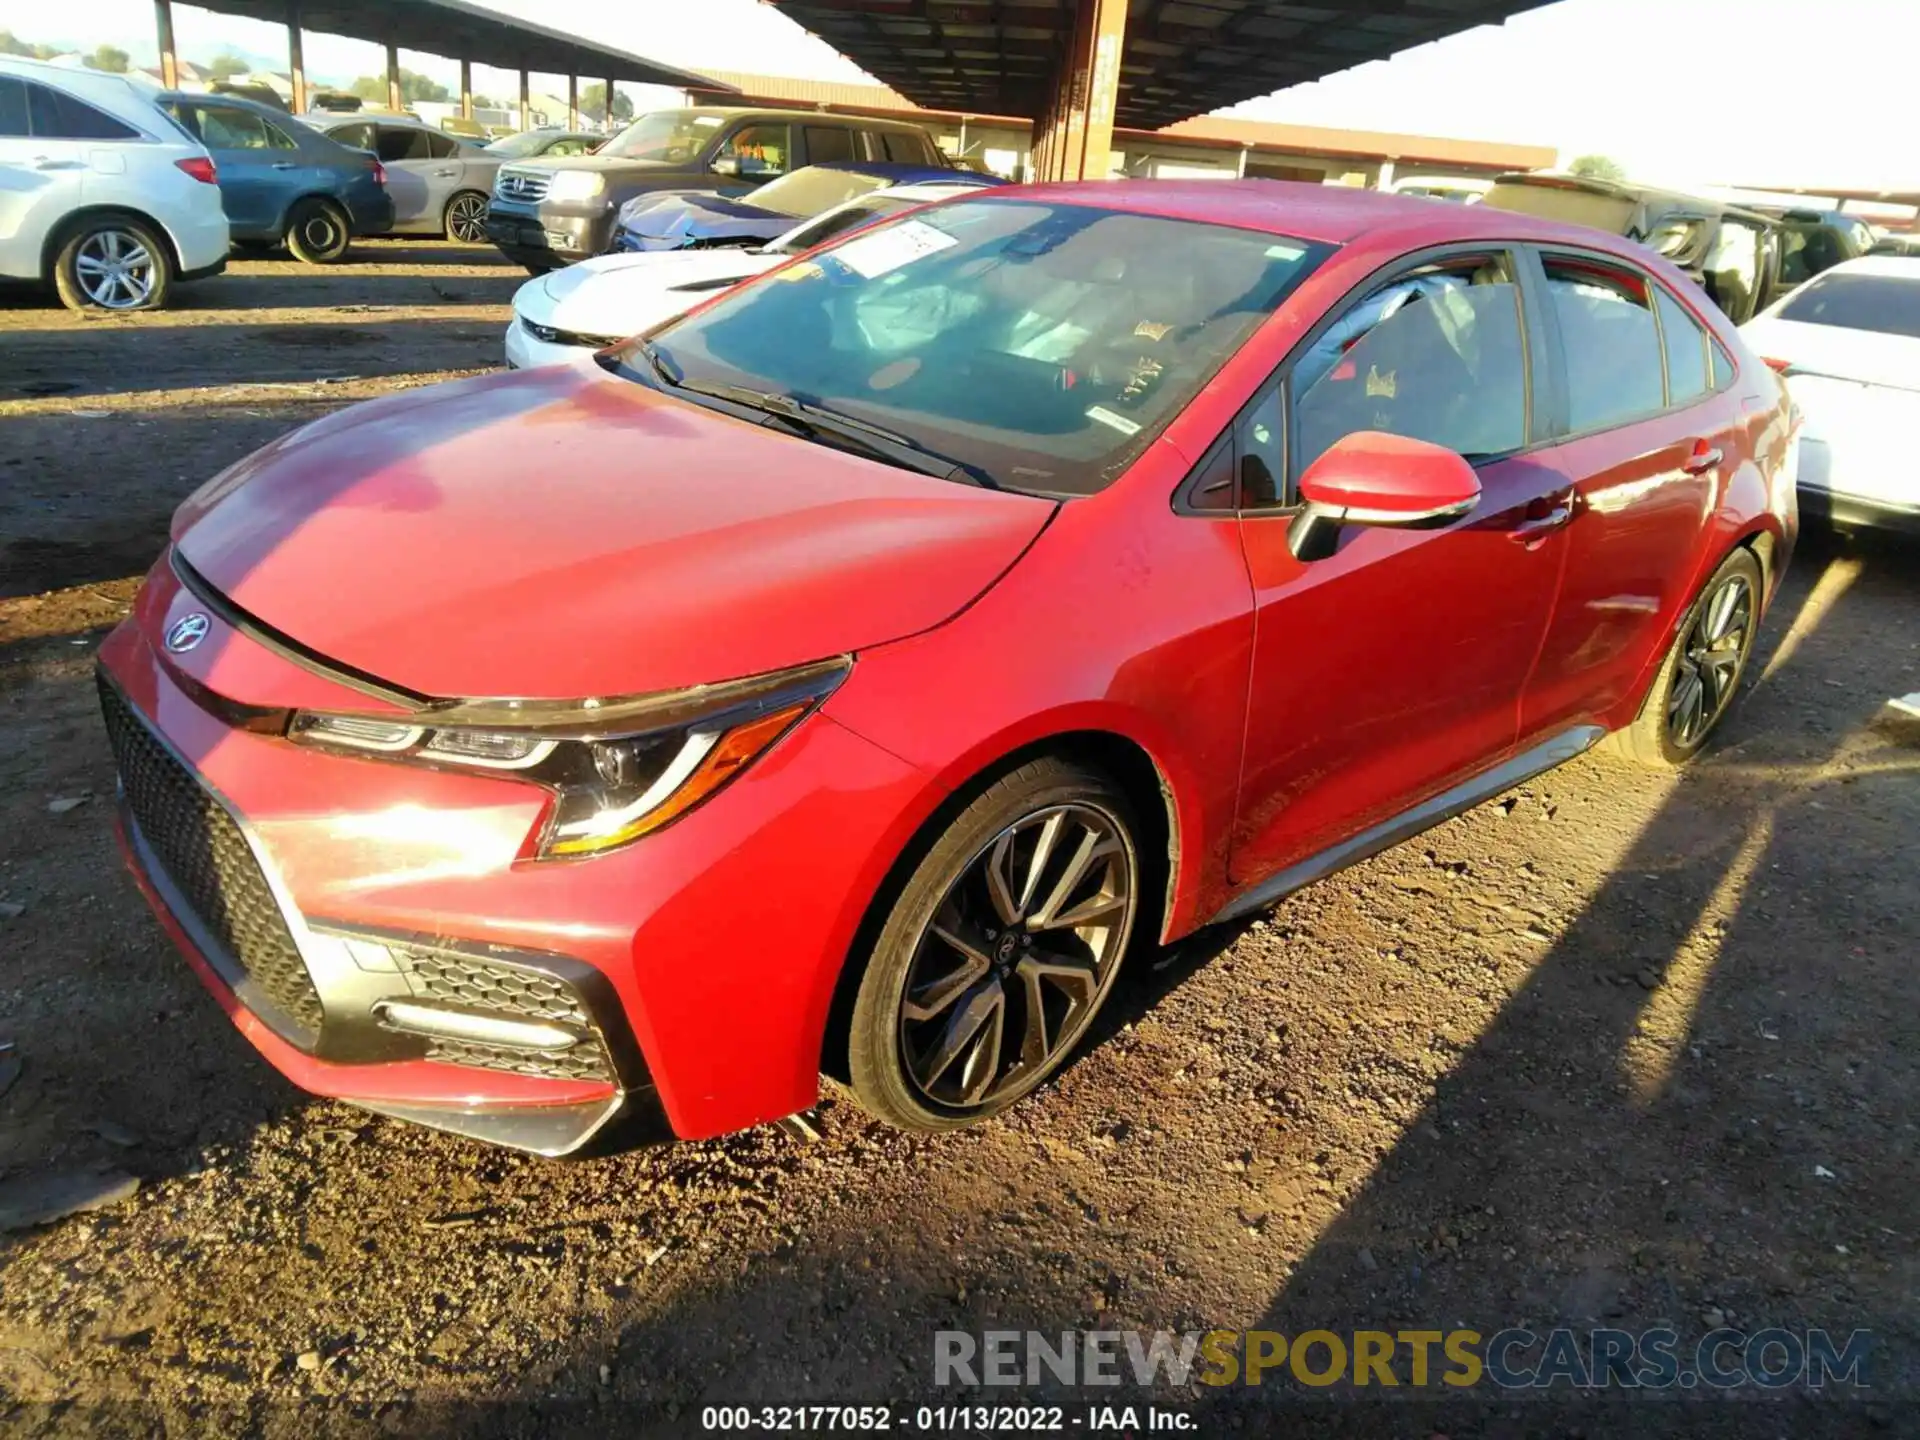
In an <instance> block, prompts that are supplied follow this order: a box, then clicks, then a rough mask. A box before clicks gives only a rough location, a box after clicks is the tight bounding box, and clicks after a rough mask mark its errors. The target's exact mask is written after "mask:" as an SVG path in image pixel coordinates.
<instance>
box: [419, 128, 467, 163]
mask: <svg viewBox="0 0 1920 1440" xmlns="http://www.w3.org/2000/svg"><path fill="white" fill-rule="evenodd" d="M422 133H423V134H425V135H426V137H427V155H428V156H429V157H430V158H431V159H434V160H446V159H450V158H451V157H453V156H455V155H458V154H459V153H460V142H459V141H458V140H455V139H454V138H453V137H452V136H450V135H439V134H436V133H434V132H433V131H431V130H428V131H423V132H422Z"/></svg>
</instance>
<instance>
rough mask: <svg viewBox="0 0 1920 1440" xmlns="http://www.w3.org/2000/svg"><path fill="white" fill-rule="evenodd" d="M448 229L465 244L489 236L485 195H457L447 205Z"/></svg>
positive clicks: (472, 243)
mask: <svg viewBox="0 0 1920 1440" xmlns="http://www.w3.org/2000/svg"><path fill="white" fill-rule="evenodd" d="M447 229H448V230H449V231H451V232H452V234H453V238H454V239H456V240H458V241H460V242H461V243H462V244H465V245H478V244H481V243H482V242H483V241H485V240H486V238H487V200H486V197H485V196H484V195H456V196H454V197H453V203H452V204H451V205H449V206H448V207H447Z"/></svg>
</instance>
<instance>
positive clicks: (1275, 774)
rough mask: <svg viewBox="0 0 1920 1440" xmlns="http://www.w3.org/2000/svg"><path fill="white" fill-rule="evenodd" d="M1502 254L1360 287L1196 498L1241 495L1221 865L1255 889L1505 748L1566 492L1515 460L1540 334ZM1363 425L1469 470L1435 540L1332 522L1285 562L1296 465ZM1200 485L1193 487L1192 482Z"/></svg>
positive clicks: (1548, 600)
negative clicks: (1240, 670) (1233, 807)
mask: <svg viewBox="0 0 1920 1440" xmlns="http://www.w3.org/2000/svg"><path fill="white" fill-rule="evenodd" d="M1522 302H1523V292H1522V288H1521V283H1520V274H1519V270H1518V261H1517V257H1516V256H1515V254H1514V253H1513V251H1512V250H1511V249H1509V248H1508V247H1504V246H1493V247H1490V248H1489V247H1473V248H1469V249H1449V250H1446V251H1441V252H1429V253H1428V255H1427V256H1425V257H1422V258H1420V259H1417V260H1415V261H1413V262H1410V267H1409V268H1399V269H1396V270H1395V271H1392V272H1389V273H1388V274H1386V275H1385V276H1383V277H1381V278H1380V279H1379V280H1378V281H1376V282H1370V283H1369V285H1368V286H1367V287H1365V289H1364V292H1363V293H1361V294H1360V295H1359V296H1358V297H1357V298H1354V299H1353V300H1351V301H1350V302H1349V303H1348V304H1346V305H1345V306H1344V307H1342V308H1341V309H1340V310H1339V311H1337V312H1336V314H1335V316H1334V318H1332V319H1331V320H1330V321H1328V322H1325V323H1323V325H1322V327H1321V328H1320V329H1319V331H1318V332H1317V333H1316V335H1315V337H1314V338H1313V339H1311V340H1310V341H1309V343H1308V344H1307V346H1306V347H1305V349H1304V350H1303V351H1301V352H1299V353H1298V354H1297V356H1296V358H1295V359H1294V360H1293V362H1292V364H1291V366H1290V369H1289V373H1288V374H1287V375H1285V376H1284V377H1282V378H1281V379H1280V380H1279V381H1278V382H1276V383H1275V384H1274V385H1273V386H1272V387H1271V388H1270V389H1269V390H1267V391H1266V392H1263V394H1262V395H1261V396H1260V397H1258V398H1257V399H1256V400H1255V402H1254V403H1253V404H1252V405H1250V406H1249V407H1248V408H1247V409H1246V410H1245V411H1243V413H1242V415H1241V417H1240V419H1239V421H1238V423H1237V425H1236V428H1235V433H1234V435H1233V436H1232V437H1231V439H1230V440H1229V441H1227V442H1223V443H1226V444H1231V445H1232V446H1233V451H1232V454H1231V455H1230V456H1229V457H1224V460H1223V457H1222V456H1221V455H1220V454H1218V453H1216V454H1214V455H1212V456H1210V457H1209V461H1210V462H1211V465H1212V470H1211V472H1207V471H1206V469H1205V467H1203V474H1202V475H1201V477H1200V479H1199V481H1198V482H1197V488H1196V490H1195V492H1194V495H1193V500H1192V503H1193V504H1194V505H1195V507H1196V508H1206V507H1207V506H1208V505H1210V504H1218V503H1219V497H1220V495H1221V494H1223V493H1227V492H1226V491H1223V490H1222V489H1219V488H1214V489H1209V486H1210V485H1211V486H1216V487H1217V486H1226V487H1237V490H1238V493H1239V496H1240V508H1241V536H1242V544H1243V547H1244V550H1245V554H1246V561H1247V568H1248V572H1249V574H1250V576H1251V578H1252V581H1253V587H1254V603H1255V607H1256V611H1255V631H1254V658H1253V674H1252V683H1251V692H1250V698H1249V704H1248V713H1247V745H1246V759H1245V764H1244V766H1243V770H1242V780H1241V792H1240V804H1239V809H1238V813H1237V818H1236V821H1235V833H1234V842H1233V853H1232V857H1231V860H1230V864H1229V868H1230V872H1231V875H1232V878H1233V879H1234V881H1235V882H1236V883H1238V884H1242V885H1246V884H1252V883H1254V882H1256V881H1259V880H1261V879H1263V878H1264V877H1266V876H1269V875H1271V874H1273V873H1275V872H1277V871H1280V870H1283V869H1286V868H1288V867H1290V866H1292V865H1294V864H1296V863H1299V862H1300V861H1302V860H1304V859H1306V858H1307V857H1308V856H1311V855H1315V854H1318V853H1319V852H1321V851H1324V850H1326V849H1327V848H1328V847H1330V846H1332V845H1334V844H1337V843H1338V842H1340V841H1342V840H1345V839H1347V838H1350V837H1351V836H1353V835H1355V834H1357V833H1359V832H1360V831H1362V830H1365V829H1368V828H1370V827H1371V826H1373V825H1375V824H1378V823H1380V822H1382V821H1384V820H1386V819H1388V818H1389V817H1391V816H1393V815H1396V814H1398V813H1401V812H1403V811H1405V810H1407V809H1409V808H1411V807H1412V806H1415V805H1417V804H1419V803H1420V802H1421V801H1423V800H1425V799H1427V798H1429V797H1431V796H1433V795H1435V794H1437V793H1438V792H1440V791H1441V790H1444V789H1446V788H1447V787H1448V786H1449V785H1451V784H1453V783H1456V782H1458V781H1460V780H1462V779H1464V778H1466V777H1467V776H1469V775H1471V774H1473V773H1475V772H1477V771H1479V770H1483V769H1486V768H1488V767H1489V766H1491V765H1493V764H1495V763H1497V762H1498V761H1499V760H1501V759H1502V758H1504V757H1505V756H1506V755H1507V754H1508V753H1509V751H1510V750H1511V748H1512V745H1513V740H1514V730H1515V724H1516V721H1517V718H1518V712H1519V703H1520V696H1521V693H1522V690H1523V689H1524V686H1525V683H1526V679H1527V674H1528V672H1529V670H1530V668H1531V667H1532V664H1533V660H1534V656H1535V654H1536V653H1537V651H1538V649H1539V645H1540V639H1541V636H1542V635H1543V634H1544V633H1545V631H1546V628H1547V623H1548V616H1549V614H1550V613H1551V611H1552V607H1553V600H1554V590H1555V586H1556V584H1557V582H1558V579H1559V571H1560V562H1561V557H1562V547H1563V545H1564V541H1565V537H1564V534H1563V533H1562V529H1561V522H1562V521H1563V519H1564V511H1563V510H1562V509H1561V508H1559V507H1562V506H1563V505H1564V503H1565V498H1566V497H1565V493H1564V492H1565V491H1566V489H1567V485H1566V481H1565V480H1564V478H1563V477H1562V476H1561V475H1560V474H1558V472H1556V471H1554V470H1552V469H1551V468H1550V467H1546V466H1543V465H1541V464H1540V463H1539V461H1538V460H1537V459H1536V458H1535V457H1534V456H1533V454H1532V453H1531V447H1532V443H1533V441H1534V439H1535V437H1536V434H1538V433H1541V432H1540V431H1539V429H1538V427H1537V426H1536V422H1535V420H1534V418H1533V410H1534V408H1535V396H1536V392H1537V391H1538V389H1539V387H1538V386H1537V385H1535V384H1534V383H1533V377H1532V375H1531V373H1530V365H1529V356H1530V354H1533V353H1537V352H1538V350H1539V348H1540V340H1539V334H1540V332H1539V330H1538V326H1537V324H1536V323H1535V322H1534V321H1533V320H1532V318H1531V308H1532V307H1530V306H1527V305H1524V304H1523V303H1522ZM1359 430H1378V431H1386V432H1389V433H1393V434H1400V435H1409V436H1414V437H1417V438H1419V439H1423V440H1429V441H1432V442H1435V443H1437V444H1442V445H1446V446H1448V447H1449V448H1451V449H1454V450H1456V451H1459V452H1460V453H1462V454H1464V455H1467V456H1468V457H1469V458H1470V459H1475V460H1476V465H1475V468H1476V469H1477V471H1478V472H1479V477H1480V484H1481V491H1482V493H1481V500H1480V502H1479V504H1478V505H1477V506H1476V507H1475V509H1474V510H1473V512H1472V513H1471V514H1470V515H1468V516H1467V517H1466V518H1464V519H1463V520H1460V521H1458V522H1456V523H1455V524H1453V525H1451V526H1449V527H1448V528H1446V529H1442V530H1393V529H1383V528H1369V527H1364V526H1349V527H1346V529H1345V530H1344V531H1343V533H1342V535H1341V538H1340V541H1339V547H1338V549H1337V551H1336V552H1335V553H1334V554H1333V555H1332V556H1330V557H1328V558H1326V559H1322V560H1314V561H1310V562H1308V561H1301V560H1297V559H1295V558H1294V556H1293V555H1292V553H1291V552H1290V550H1289V549H1288V545H1287V530H1288V527H1289V524H1290V522H1291V520H1292V518H1293V516H1294V514H1295V513H1296V512H1297V504H1296V498H1295V497H1296V494H1297V485H1298V479H1299V476H1300V474H1301V473H1302V472H1303V471H1304V470H1305V469H1306V467H1307V466H1308V465H1310V464H1311V463H1312V462H1313V460H1314V459H1316V458H1317V457H1318V456H1319V455H1320V454H1321V453H1323V452H1324V451H1325V450H1326V449H1327V448H1328V447H1329V446H1331V445H1332V444H1333V442H1334V441H1336V440H1338V439H1339V438H1341V437H1342V436H1343V435H1347V434H1350V433H1352V432H1354V431H1359ZM1210 476H1211V478H1209V477H1210Z"/></svg>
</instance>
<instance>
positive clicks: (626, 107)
mask: <svg viewBox="0 0 1920 1440" xmlns="http://www.w3.org/2000/svg"><path fill="white" fill-rule="evenodd" d="M580 113H581V114H582V115H584V116H586V117H587V118H588V119H589V120H604V119H606V118H607V87H606V85H605V84H604V83H597V84H593V85H589V86H587V88H586V89H584V90H582V91H581V92H580ZM613 118H614V119H615V120H631V119H632V118H633V101H632V99H631V98H630V97H628V96H626V95H622V94H621V93H620V88H619V87H618V86H615V87H614V91H613Z"/></svg>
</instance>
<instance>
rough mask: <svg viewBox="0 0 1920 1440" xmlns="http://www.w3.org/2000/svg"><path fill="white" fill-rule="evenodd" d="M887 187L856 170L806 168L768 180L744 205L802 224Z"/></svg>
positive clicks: (880, 180) (817, 166) (875, 177)
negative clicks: (801, 221)
mask: <svg viewBox="0 0 1920 1440" xmlns="http://www.w3.org/2000/svg"><path fill="white" fill-rule="evenodd" d="M886 183H887V182H886V181H885V180H884V179H882V178H881V177H880V176H878V175H862V174H861V173H860V172H859V171H857V170H829V169H828V168H827V167H826V166H824V165H809V166H807V167H806V168H805V169H804V170H796V171H794V172H793V173H792V174H791V175H783V176H781V177H780V178H779V179H778V180H769V181H768V182H767V183H766V184H764V185H762V186H761V187H760V188H759V189H758V190H756V191H754V192H753V194H752V195H750V196H748V197H747V203H748V204H750V205H756V206H758V207H759V208H760V209H762V210H771V211H773V212H774V213H775V214H776V215H791V216H793V218H794V219H796V220H804V219H806V218H807V216H809V215H818V214H819V213H820V212H821V211H822V210H831V209H832V208H833V207H834V206H836V205H841V204H844V203H845V202H847V201H848V200H851V199H853V197H854V196H856V195H864V194H866V193H867V192H868V191H869V190H878V189H879V188H880V187H881V186H883V185H885V184H886Z"/></svg>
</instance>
